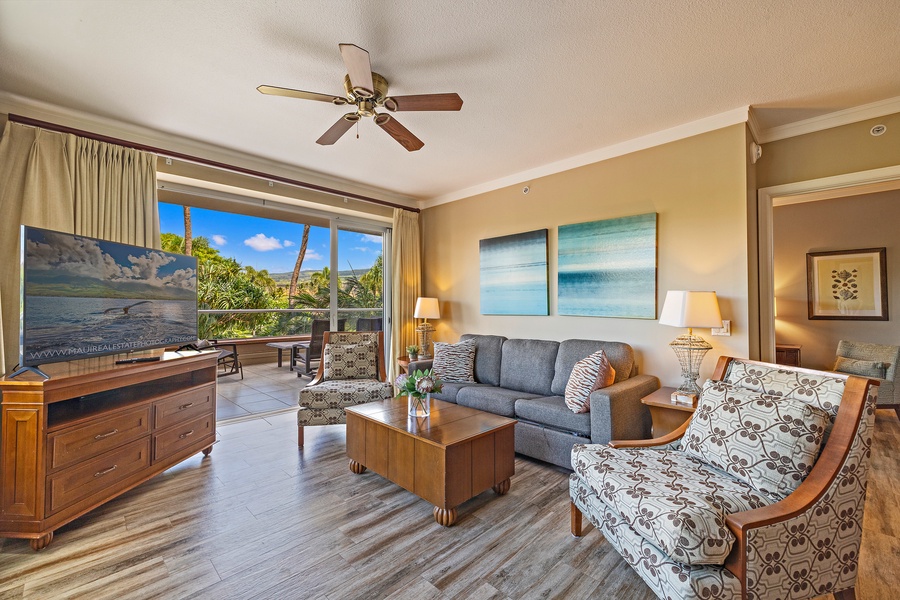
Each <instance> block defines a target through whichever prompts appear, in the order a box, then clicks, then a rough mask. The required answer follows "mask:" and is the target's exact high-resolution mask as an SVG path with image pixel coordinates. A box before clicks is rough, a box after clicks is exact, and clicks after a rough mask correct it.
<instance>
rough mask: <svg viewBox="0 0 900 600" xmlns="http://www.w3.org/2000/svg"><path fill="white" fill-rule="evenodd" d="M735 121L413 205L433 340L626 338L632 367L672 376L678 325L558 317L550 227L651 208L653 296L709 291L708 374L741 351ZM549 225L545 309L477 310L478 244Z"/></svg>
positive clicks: (742, 260) (742, 267) (741, 137)
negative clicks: (719, 326) (537, 312)
mask: <svg viewBox="0 0 900 600" xmlns="http://www.w3.org/2000/svg"><path fill="white" fill-rule="evenodd" d="M747 143H748V140H747V134H746V130H745V127H744V125H735V126H731V127H727V128H724V129H720V130H717V131H714V132H710V133H707V134H703V135H699V136H695V137H692V138H688V139H685V140H680V141H677V142H672V143H670V144H666V145H663V146H658V147H655V148H650V149H648V150H643V151H641V152H636V153H633V154H629V155H626V156H621V157H617V158H614V159H610V160H606V161H603V162H599V163H595V164H591V165H587V166H584V167H580V168H578V169H573V170H571V171H566V172H564V173H558V174H556V175H551V176H547V177H543V178H540V179H536V180H534V181H531V182H528V185H529V186H530V188H531V190H530V193H529V194H528V195H524V194H523V193H522V187H523V185H524V184H523V185H516V186H511V187H508V188H504V189H500V190H496V191H493V192H490V193H486V194H481V195H479V196H475V197H471V198H466V199H463V200H459V201H456V202H452V203H449V204H444V205H441V206H437V207H434V208H431V209H427V210H425V211H424V212H423V231H424V235H425V260H424V282H425V283H424V287H425V292H426V294H427V295H430V296H436V297H438V298H439V299H440V300H441V318H440V319H439V320H438V321H436V322H435V325H436V327H437V332H436V339H437V340H442V341H456V340H457V339H458V338H459V335H460V334H462V333H467V332H475V333H492V334H500V335H505V336H508V337H534V338H542V339H552V340H563V339H567V338H589V339H601V340H616V341H623V342H627V343H629V344H631V345H632V346H633V347H634V349H635V351H636V353H637V355H638V361H639V364H640V366H641V370H642V372H645V373H651V374H654V375H658V376H659V377H660V379H662V381H663V383H664V384H670V385H671V384H678V383H679V382H680V372H679V369H678V363H677V361H676V359H675V356H674V354H673V352H672V350H671V349H670V348H669V347H668V343H669V342H670V341H672V340H673V339H674V338H675V337H676V336H677V335H678V334H680V333H683V331H681V330H678V329H674V328H671V327H667V326H664V325H660V324H658V323H657V322H656V321H655V320H639V319H610V318H593V317H570V316H559V315H557V314H556V251H557V246H556V243H557V230H556V228H557V226H559V225H565V224H570V223H580V222H585V221H593V220H599V219H610V218H616V217H622V216H627V215H637V214H642V213H648V212H656V213H658V215H659V221H658V227H659V229H658V247H659V249H658V295H657V296H658V303H659V307H660V308H661V307H662V301H663V299H664V298H665V293H666V291H667V290H669V289H699V290H708V289H712V290H715V291H716V292H717V293H718V294H719V297H720V302H721V308H722V313H723V318H727V319H731V320H732V321H733V329H734V335H732V336H731V337H711V336H710V335H709V330H698V331H697V332H696V333H699V334H701V335H703V336H704V337H705V338H707V339H708V340H709V341H710V342H711V343H712V344H713V346H714V350H713V351H712V352H710V354H709V355H708V357H707V358H706V360H705V361H704V364H703V370H702V371H701V376H702V377H707V376H709V375H710V374H711V372H712V368H713V366H714V364H715V360H716V357H717V356H718V355H720V354H733V355H736V356H747V354H748V351H749V336H748V327H747V325H748V318H747V314H748V267H747V265H748V260H747V257H748V254H747V253H748V241H747V202H746V199H747V193H748V191H747V162H746V150H745V148H746V145H747ZM543 228H547V229H549V230H550V236H549V255H550V313H551V316H544V317H538V316H493V315H492V316H488V315H481V314H480V307H479V268H478V264H479V257H478V241H479V240H481V239H484V238H490V237H496V236H501V235H507V234H512V233H520V232H524V231H531V230H534V229H543Z"/></svg>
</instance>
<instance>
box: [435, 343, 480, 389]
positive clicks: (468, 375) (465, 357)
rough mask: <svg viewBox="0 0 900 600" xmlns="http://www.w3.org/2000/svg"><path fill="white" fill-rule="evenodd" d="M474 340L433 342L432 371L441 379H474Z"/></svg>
mask: <svg viewBox="0 0 900 600" xmlns="http://www.w3.org/2000/svg"><path fill="white" fill-rule="evenodd" d="M474 366H475V340H461V341H459V342H457V343H456V344H448V343H446V342H435V343H434V362H433V363H432V372H433V373H434V375H435V376H436V377H437V378H438V379H440V380H441V381H472V382H474V381H475V377H474Z"/></svg>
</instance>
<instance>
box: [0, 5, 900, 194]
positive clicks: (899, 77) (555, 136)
mask: <svg viewBox="0 0 900 600" xmlns="http://www.w3.org/2000/svg"><path fill="white" fill-rule="evenodd" d="M898 8H900V5H898V0H798V1H795V2H783V1H781V0H769V1H763V0H760V1H751V2H746V1H745V2H741V1H737V0H665V1H663V0H611V1H610V0H594V1H588V0H584V1H576V0H565V1H564V0H558V1H555V2H547V1H546V0H542V1H534V0H520V1H513V0H494V1H484V2H477V1H474V0H471V1H457V2H453V1H450V2H438V1H433V0H429V1H425V0H419V1H416V0H396V1H375V0H369V1H350V0H309V1H280V2H278V1H274V0H272V1H266V2H263V1H254V2H244V1H232V0H228V1H226V0H173V1H160V0H144V1H140V2H138V1H129V2H126V1H117V2H111V1H88V0H65V1H40V0H30V1H28V2H26V1H19V0H0V92H7V93H9V94H15V95H18V96H22V97H25V98H27V99H32V100H36V101H41V102H46V103H50V104H53V105H57V106H60V107H65V108H68V109H72V110H76V111H83V112H85V113H89V114H91V115H96V116H98V117H105V118H109V119H114V120H117V121H121V122H124V123H127V124H134V125H140V126H143V127H147V128H151V129H154V130H158V131H160V132H164V133H171V134H176V135H179V136H183V137H186V138H190V139H194V140H199V141H203V142H207V143H211V144H215V145H217V146H222V147H226V148H231V149H235V150H238V151H241V152H244V153H248V154H251V155H255V156H259V157H263V158H266V159H271V160H276V161H279V162H283V163H287V164H291V165H297V166H300V167H303V168H305V169H310V170H313V171H317V172H321V173H326V174H329V175H332V176H336V177H340V178H344V179H347V180H350V181H356V182H362V183H365V184H367V185H371V186H375V187H378V188H383V189H386V190H391V191H394V192H396V193H399V194H403V195H408V196H412V197H416V198H420V199H426V198H433V197H436V196H441V195H447V194H451V193H453V192H454V191H457V190H461V189H465V188H469V187H472V186H477V185H480V184H483V183H485V182H488V181H492V180H496V179H500V178H503V177H506V176H509V175H511V174H514V173H518V172H522V171H527V170H529V169H534V168H537V167H540V166H542V165H546V164H548V163H552V162H555V161H560V160H563V159H566V158H568V157H572V156H576V155H580V154H584V153H587V152H591V151H593V150H596V149H599V148H603V147H606V146H610V145H613V144H617V143H621V142H624V141H627V140H631V139H634V138H638V137H640V136H644V135H647V134H650V133H653V132H656V131H661V130H664V129H668V128H671V127H674V126H677V125H681V124H684V123H688V122H691V121H695V120H698V119H701V118H704V117H708V116H710V115H714V114H718V113H722V112H725V111H729V110H732V109H735V108H739V107H741V106H747V105H752V106H753V107H754V108H755V109H757V112H756V115H757V118H758V119H759V121H760V125H761V126H762V127H764V128H765V127H772V126H777V125H782V124H785V123H787V122H791V121H796V120H799V119H804V118H809V117H812V116H816V115H820V114H823V113H827V112H833V111H837V110H842V109H846V108H850V107H854V106H858V105H862V104H867V103H871V102H875V101H879V100H884V99H887V98H892V97H897V96H900V67H898V65H900V10H898ZM341 42H350V43H355V44H357V45H359V46H361V47H363V48H365V49H367V50H369V52H370V53H371V58H372V67H373V69H374V70H375V71H377V72H379V73H381V74H383V75H384V76H385V77H386V78H387V79H388V80H389V81H390V85H391V87H390V91H391V93H392V94H393V95H405V94H421V93H437V92H458V93H459V94H460V96H462V98H463V100H464V105H463V108H462V110H461V111H460V112H458V113H453V112H449V113H442V112H437V113H423V112H415V113H398V114H397V115H396V116H397V118H398V119H399V120H400V122H401V123H403V124H404V125H405V126H406V127H407V128H408V129H410V130H411V131H412V132H413V133H415V134H416V135H417V136H418V137H420V138H421V139H422V140H423V141H424V142H425V147H424V148H423V149H422V150H420V151H418V152H413V153H409V152H407V151H406V150H404V149H403V148H402V147H401V146H400V145H399V144H397V143H396V142H394V141H393V140H392V139H391V138H390V137H388V136H387V134H386V133H385V132H383V131H381V130H380V129H379V128H378V127H377V126H375V125H374V123H372V121H371V120H370V119H367V120H365V121H364V122H362V123H361V125H360V126H359V139H356V136H355V131H356V130H355V129H353V130H351V131H350V132H348V133H347V134H346V135H345V136H344V137H343V138H342V139H341V140H339V141H338V142H337V143H336V144H335V145H334V146H331V147H323V146H319V145H317V144H316V143H315V140H316V139H317V138H318V137H319V136H320V135H321V134H322V133H323V132H324V131H325V130H326V129H328V127H330V126H331V124H332V123H334V122H335V121H336V120H337V119H338V118H339V117H340V115H341V114H343V113H344V112H346V107H337V106H332V105H329V104H325V103H318V102H310V101H303V100H296V99H289V98H281V97H272V96H264V95H262V94H259V93H258V92H257V91H256V86H258V85H260V84H269V85H275V86H282V87H291V88H299V89H303V90H308V91H316V92H324V93H332V94H341V93H342V85H341V82H342V77H343V74H344V67H343V63H342V62H341V57H340V54H339V52H338V43H341Z"/></svg>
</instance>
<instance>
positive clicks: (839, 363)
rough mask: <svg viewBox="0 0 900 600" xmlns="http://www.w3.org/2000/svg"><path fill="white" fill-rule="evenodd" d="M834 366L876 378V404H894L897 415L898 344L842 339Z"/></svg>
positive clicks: (899, 387)
mask: <svg viewBox="0 0 900 600" xmlns="http://www.w3.org/2000/svg"><path fill="white" fill-rule="evenodd" d="M870 369H871V371H870ZM834 370H835V371H838V372H840V373H849V374H851V375H860V376H862V377H873V378H876V379H878V384H879V385H878V401H877V404H876V407H877V408H893V409H894V411H895V412H896V413H897V418H898V419H900V381H898V379H900V346H891V345H888V344H870V343H868V342H851V341H849V340H841V341H839V342H838V347H837V352H836V357H835V363H834Z"/></svg>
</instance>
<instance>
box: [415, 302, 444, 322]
mask: <svg viewBox="0 0 900 600" xmlns="http://www.w3.org/2000/svg"><path fill="white" fill-rule="evenodd" d="M413 316H414V317H415V318H417V319H440V318H441V307H440V304H438V299H437V298H419V299H418V300H416V312H415V313H413Z"/></svg>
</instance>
